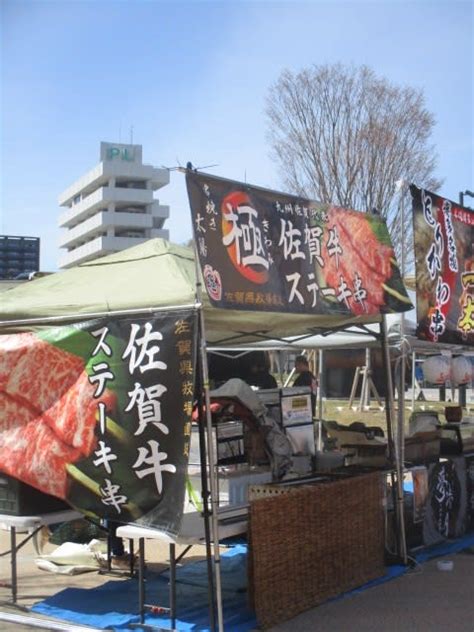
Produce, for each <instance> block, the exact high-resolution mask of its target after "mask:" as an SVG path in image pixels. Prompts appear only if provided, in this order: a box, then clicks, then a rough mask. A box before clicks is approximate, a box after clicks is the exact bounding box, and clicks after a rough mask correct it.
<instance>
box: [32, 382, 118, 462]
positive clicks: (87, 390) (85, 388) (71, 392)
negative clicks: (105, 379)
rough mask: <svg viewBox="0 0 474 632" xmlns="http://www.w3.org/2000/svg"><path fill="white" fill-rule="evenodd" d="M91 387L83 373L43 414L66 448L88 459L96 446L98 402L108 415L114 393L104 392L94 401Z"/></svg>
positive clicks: (113, 402)
mask: <svg viewBox="0 0 474 632" xmlns="http://www.w3.org/2000/svg"><path fill="white" fill-rule="evenodd" d="M94 391H95V386H94V385H92V384H91V383H90V382H89V380H88V376H87V373H86V372H85V371H83V372H82V373H81V375H80V376H79V379H78V380H77V381H76V382H75V383H74V384H73V385H72V386H71V387H70V388H69V389H68V390H67V391H66V392H65V393H64V395H63V396H62V397H61V398H60V399H58V401H57V402H56V403H55V404H54V405H53V406H52V407H51V408H50V409H48V410H47V411H46V413H45V414H44V415H43V418H44V420H45V421H46V423H47V424H48V425H49V426H50V427H51V429H52V430H54V432H55V433H56V434H57V435H58V437H60V438H61V439H62V441H64V442H65V443H67V444H68V445H70V446H72V447H74V448H77V449H78V450H80V452H81V453H82V454H83V455H84V456H89V455H90V454H91V452H92V451H93V449H94V447H95V445H96V434H95V429H96V427H97V425H98V421H97V419H98V403H99V402H103V403H104V404H105V405H106V410H107V414H109V415H110V413H111V411H112V410H113V409H114V405H115V394H114V393H112V392H111V391H109V390H106V391H104V393H103V394H102V395H101V397H100V398H98V399H95V398H94Z"/></svg>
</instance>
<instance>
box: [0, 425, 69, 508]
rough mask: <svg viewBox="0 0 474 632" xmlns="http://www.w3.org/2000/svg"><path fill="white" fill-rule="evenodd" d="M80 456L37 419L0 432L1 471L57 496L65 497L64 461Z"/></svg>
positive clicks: (65, 462)
mask: <svg viewBox="0 0 474 632" xmlns="http://www.w3.org/2000/svg"><path fill="white" fill-rule="evenodd" d="M80 456H81V454H80V452H79V450H76V449H75V448H71V447H70V446H67V445H65V444H64V443H63V442H62V441H61V440H60V439H59V438H58V437H57V436H56V434H55V433H54V432H53V431H52V430H51V428H49V426H47V425H46V424H45V423H44V422H42V421H41V420H39V419H34V420H33V421H30V422H29V423H28V424H26V426H21V427H18V428H16V429H15V430H11V431H9V432H3V433H1V434H0V464H1V469H2V471H3V472H5V473H6V474H9V475H10V476H14V477H15V478H18V479H20V480H21V481H23V482H25V483H27V484H28V485H32V486H33V487H36V488H37V489H39V490H40V491H42V492H45V493H46V494H52V495H53V496H57V497H58V498H62V499H65V498H66V493H67V472H66V465H67V464H68V463H74V462H75V461H77V460H78V459H79V458H80Z"/></svg>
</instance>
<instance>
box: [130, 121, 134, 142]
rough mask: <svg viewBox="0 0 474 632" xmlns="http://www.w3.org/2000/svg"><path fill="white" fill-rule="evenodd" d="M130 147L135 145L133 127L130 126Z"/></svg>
mask: <svg viewBox="0 0 474 632" xmlns="http://www.w3.org/2000/svg"><path fill="white" fill-rule="evenodd" d="M130 145H133V125H130Z"/></svg>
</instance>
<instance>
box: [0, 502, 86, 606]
mask: <svg viewBox="0 0 474 632" xmlns="http://www.w3.org/2000/svg"><path fill="white" fill-rule="evenodd" d="M82 517H83V516H82V514H81V513H79V512H78V511H74V510H72V509H66V510H65V511H54V512H50V513H44V514H38V515H35V516H9V515H8V514H0V529H3V530H4V531H10V547H11V548H10V561H11V584H9V587H10V588H11V591H12V601H13V603H16V598H17V592H18V591H17V588H18V575H17V552H18V551H19V550H20V549H21V547H22V546H24V545H25V544H26V543H27V542H28V541H29V540H30V539H31V538H32V537H33V536H34V535H35V534H36V533H38V531H39V530H40V529H41V527H43V526H45V525H50V524H58V523H60V522H70V521H71V520H76V519H77V518H82ZM25 531H26V532H28V533H29V535H28V536H27V537H26V538H25V539H24V540H23V542H21V543H20V544H18V545H17V543H16V534H17V532H23V533H24V532H25ZM7 587H8V585H7Z"/></svg>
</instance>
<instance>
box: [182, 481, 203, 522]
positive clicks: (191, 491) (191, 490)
mask: <svg viewBox="0 0 474 632" xmlns="http://www.w3.org/2000/svg"><path fill="white" fill-rule="evenodd" d="M186 491H187V492H188V496H189V500H190V501H191V504H192V505H193V506H194V507H195V508H196V509H197V510H198V511H199V513H202V512H203V504H202V502H201V500H200V499H199V494H198V492H197V491H196V489H195V487H193V484H192V483H191V479H190V478H189V476H186Z"/></svg>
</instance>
